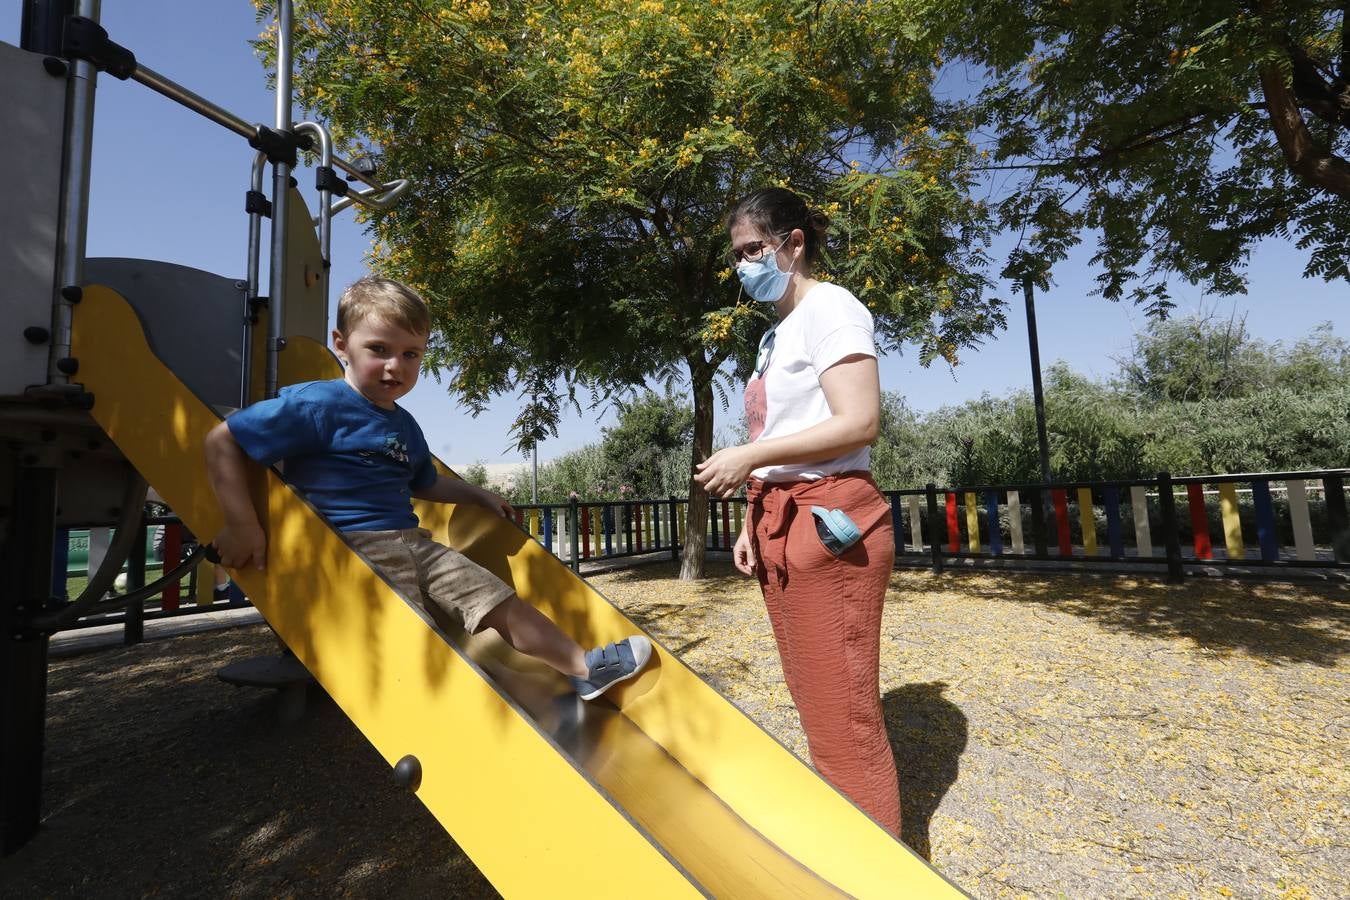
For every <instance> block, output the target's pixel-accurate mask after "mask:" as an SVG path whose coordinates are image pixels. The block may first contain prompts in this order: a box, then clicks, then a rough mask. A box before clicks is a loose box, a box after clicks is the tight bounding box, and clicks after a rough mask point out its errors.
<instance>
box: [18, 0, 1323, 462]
mask: <svg viewBox="0 0 1350 900" xmlns="http://www.w3.org/2000/svg"><path fill="white" fill-rule="evenodd" d="M8 7H9V10H10V15H9V16H8V17H6V18H5V21H3V22H0V40H5V41H7V42H9V43H11V44H16V43H18V31H19V18H20V12H19V10H20V4H18V3H12V4H8ZM103 23H104V26H105V27H106V28H107V29H108V31H109V33H110V35H111V37H112V39H113V40H115V41H117V42H118V43H121V44H123V45H125V46H127V47H129V48H131V50H132V51H133V52H135V53H136V56H137V59H138V60H140V61H141V62H142V63H143V64H144V65H146V66H149V67H150V68H152V69H154V70H155V71H157V72H159V73H160V74H162V75H164V76H166V77H168V78H171V79H173V80H174V81H177V82H179V83H180V84H182V85H184V86H186V87H188V88H191V89H192V90H194V91H196V92H197V93H199V94H201V95H203V96H205V97H207V98H208V99H211V100H212V101H214V102H216V103H218V104H219V105H221V106H223V107H225V108H226V109H228V110H230V111H231V112H233V113H235V114H236V115H238V116H240V117H241V118H244V119H247V120H249V121H260V122H265V123H268V124H270V123H271V122H272V121H273V110H274V108H275V107H274V100H273V97H272V94H271V92H270V91H269V90H268V89H267V87H266V82H265V73H264V71H263V68H262V66H261V64H260V63H259V62H258V60H257V59H256V58H255V57H254V56H253V52H252V48H250V47H249V46H248V44H247V42H248V41H249V40H250V39H252V38H253V37H255V36H256V35H257V34H258V32H259V30H260V27H261V26H259V25H258V24H257V23H256V22H255V21H254V10H253V7H252V5H251V4H250V3H248V2H247V0H193V2H191V3H183V2H181V0H179V2H169V0H105V2H104V3H103ZM252 157H253V151H252V150H251V149H250V148H249V147H248V146H247V144H246V143H245V142H244V140H243V139H242V138H239V137H237V136H235V135H234V134H232V133H230V132H227V131H225V130H224V129H221V128H219V127H218V126H215V125H212V124H211V123H209V122H207V121H206V120H205V119H202V118H201V117H199V116H197V115H196V114H194V113H191V112H189V111H188V110H186V109H184V108H183V107H181V106H178V105H177V104H175V103H173V102H171V101H169V100H166V99H164V98H162V97H160V96H158V95H157V94H154V93H152V92H151V91H149V90H148V89H146V88H144V87H142V86H141V85H139V84H136V83H134V82H119V81H117V80H116V79H113V78H110V77H108V76H106V75H104V76H100V78H99V88H98V101H97V114H96V119H95V126H94V166H93V180H92V184H93V189H92V193H91V198H90V229H89V253H90V255H92V256H133V257H147V258H154V259H163V260H169V261H172V262H176V263H180V264H182V265H188V266H194V267H196V268H200V269H205V270H207V271H211V272H216V273H219V274H221V275H228V276H237V277H242V276H243V274H244V270H245V269H244V266H245V249H246V248H245V239H246V236H247V219H246V217H245V215H244V213H243V193H244V190H245V189H246V188H247V186H248V173H249V166H250V164H251V162H252ZM391 174H394V173H391ZM300 183H301V186H302V188H304V189H305V190H306V192H307V194H308V195H309V198H310V204H311V209H313V208H315V207H316V203H315V196H314V194H313V191H312V186H313V175H312V172H310V171H305V172H302V173H300ZM369 247H370V238H369V236H368V235H366V234H364V233H362V230H361V228H360V227H359V226H358V225H356V224H355V222H354V220H353V219H352V216H351V213H350V212H347V213H345V214H343V215H341V216H339V217H338V219H337V221H336V222H335V224H334V229H333V270H332V282H333V285H334V294H336V293H337V291H338V290H339V289H340V287H341V286H342V285H345V284H347V283H349V282H351V281H353V280H355V279H356V278H358V277H360V276H361V275H362V274H364V272H365V262H364V256H365V253H366V252H367V250H368V249H369ZM1090 256H1091V248H1090V247H1085V248H1080V250H1079V252H1078V253H1076V254H1075V255H1074V256H1073V257H1072V258H1070V259H1069V260H1067V261H1066V262H1065V263H1063V264H1061V265H1060V267H1059V268H1058V269H1057V270H1056V284H1055V286H1054V288H1053V289H1052V290H1051V291H1049V292H1048V293H1045V294H1040V295H1038V296H1037V299H1036V312H1037V320H1038V325H1039V332H1040V343H1041V360H1042V364H1043V366H1046V367H1048V366H1049V365H1050V363H1052V362H1054V361H1055V360H1060V359H1062V360H1064V361H1066V362H1068V363H1069V364H1070V365H1071V366H1072V367H1073V368H1074V369H1075V370H1077V371H1080V372H1084V373H1087V374H1091V375H1096V376H1106V375H1109V374H1111V373H1112V372H1113V371H1114V369H1115V365H1114V363H1113V361H1112V358H1113V357H1118V356H1122V355H1125V354H1127V353H1128V352H1129V349H1130V346H1131V339H1132V336H1133V335H1134V334H1135V333H1136V332H1137V331H1138V330H1140V329H1141V328H1142V327H1143V326H1144V324H1145V318H1144V316H1143V314H1142V312H1140V311H1138V310H1136V309H1134V308H1132V307H1130V306H1126V305H1119V304H1113V303H1110V302H1107V301H1105V300H1102V299H1101V298H1100V297H1092V296H1089V294H1090V292H1091V291H1092V289H1093V287H1094V285H1093V273H1092V272H1091V271H1090V270H1089V268H1088V266H1087V260H1088V258H1089V257H1090ZM1304 260H1305V255H1304V254H1303V253H1302V252H1300V251H1298V250H1297V249H1296V248H1294V247H1293V246H1292V245H1290V244H1287V243H1283V242H1277V241H1271V242H1268V243H1266V244H1264V245H1262V246H1261V247H1259V248H1258V249H1257V251H1256V252H1255V253H1254V254H1253V256H1252V259H1251V266H1250V293H1249V294H1248V295H1247V296H1246V297H1238V298H1226V299H1225V298H1213V297H1205V296H1203V295H1202V294H1201V292H1200V291H1199V290H1198V289H1195V288H1190V287H1188V286H1185V285H1179V286H1177V287H1176V290H1175V295H1176V298H1177V301H1178V310H1177V313H1178V314H1179V315H1185V314H1187V313H1190V312H1195V311H1196V310H1198V309H1201V308H1203V309H1204V310H1205V311H1210V312H1214V313H1216V314H1218V315H1222V316H1228V315H1230V314H1236V315H1238V316H1243V315H1245V316H1246V320H1247V326H1248V329H1249V330H1250V331H1251V333H1252V334H1253V335H1255V336H1257V337H1260V338H1262V339H1264V340H1267V341H1280V340H1283V341H1292V340H1296V339H1297V338H1299V337H1301V336H1303V335H1305V334H1307V333H1308V332H1309V331H1310V330H1311V329H1312V328H1313V326H1315V325H1316V324H1318V323H1319V322H1324V321H1331V322H1333V323H1334V324H1335V328H1336V332H1337V333H1338V334H1340V335H1341V336H1342V337H1345V336H1347V332H1348V331H1350V317H1348V316H1347V299H1348V298H1350V292H1348V290H1347V286H1346V285H1344V284H1326V283H1324V282H1322V281H1320V280H1306V279H1303V278H1302V277H1301V273H1302V269H1303V264H1304ZM266 283H267V282H266V276H265V275H264V281H263V284H266ZM845 287H847V285H845ZM1002 294H1003V296H1009V297H1013V298H1015V299H1018V301H1019V302H1017V303H1015V304H1014V305H1013V306H1012V307H1010V309H1009V310H1008V325H1009V327H1008V329H1007V330H1006V331H1004V332H1001V333H1000V334H998V335H995V336H994V338H993V339H992V340H990V341H989V342H987V343H986V345H985V346H984V347H982V348H979V349H978V350H968V351H966V352H965V354H964V356H963V359H962V361H961V364H960V365H959V366H957V368H956V369H955V370H949V369H948V368H946V367H945V366H934V367H932V368H930V369H924V368H923V367H922V366H920V365H919V364H918V361H917V359H916V358H915V354H914V353H913V352H907V353H904V354H900V355H896V354H891V355H888V356H886V357H884V358H883V359H882V361H881V379H882V388H883V389H884V390H887V391H897V392H899V393H902V394H903V395H904V396H905V397H906V399H907V400H908V402H909V403H910V405H911V406H912V407H913V408H915V409H917V410H920V411H927V410H932V409H936V408H937V407H939V406H942V405H943V404H950V403H959V402H961V401H963V400H966V399H969V398H973V397H978V396H979V395H980V394H982V393H985V392H989V393H993V394H1003V393H1006V392H1008V391H1011V390H1017V389H1021V388H1025V387H1027V386H1029V384H1030V365H1029V362H1028V359H1027V335H1026V320H1025V315H1024V313H1023V310H1022V306H1021V303H1020V293H1019V292H1016V291H1014V290H1013V289H1012V287H1011V286H1004V289H1003V292H1002ZM731 400H732V406H731V408H730V410H728V411H726V412H723V411H722V410H721V409H720V408H719V409H718V411H717V419H716V427H717V428H718V429H719V430H723V429H727V428H729V426H731V425H733V424H734V423H735V422H736V421H737V420H738V419H739V417H740V411H739V404H740V396H739V393H737V394H736V395H734V396H733V397H732V398H731ZM405 405H407V406H408V408H409V409H410V410H411V411H412V412H413V413H414V415H416V416H417V418H418V420H419V421H420V422H421V423H422V427H423V429H424V430H425V431H426V433H427V439H428V441H429V443H430V444H431V446H432V449H433V450H434V451H435V452H436V453H437V454H438V455H439V456H441V458H442V459H444V460H446V461H447V462H449V463H451V464H452V465H458V466H463V465H467V464H468V463H471V462H474V461H476V460H482V461H484V462H490V463H495V462H507V463H509V462H519V461H521V459H522V457H521V456H520V455H519V454H517V453H515V452H513V451H510V450H509V449H508V445H509V442H510V439H509V433H508V429H509V427H510V423H511V421H512V419H513V418H514V416H515V412H516V398H514V397H511V396H505V397H502V398H500V399H499V400H498V401H497V402H496V403H495V404H494V405H493V407H492V409H490V410H489V411H488V412H485V413H484V414H483V415H481V416H479V417H478V418H476V419H474V418H472V417H471V416H470V415H469V414H468V413H467V412H466V411H464V410H463V409H462V408H460V407H459V406H458V405H457V404H456V403H455V402H454V400H453V399H451V398H450V397H449V396H448V395H447V394H446V393H445V390H444V388H443V387H441V386H439V385H437V384H436V383H435V381H434V380H432V379H431V378H428V377H424V378H423V380H422V382H421V383H419V384H418V386H417V387H416V388H415V389H414V390H413V392H412V394H410V395H409V397H408V399H407V400H406V401H405ZM611 422H612V416H611V415H610V414H608V413H607V412H606V411H605V410H595V411H592V410H584V411H583V414H581V415H577V414H575V413H572V414H569V415H568V416H567V417H566V418H565V420H564V421H563V423H562V426H561V428H560V432H559V437H558V438H557V439H556V440H552V441H548V442H545V443H544V444H542V445H541V446H540V459H541V460H548V459H551V458H553V457H555V456H558V455H560V454H562V453H565V452H567V451H569V450H573V449H576V448H578V447H581V446H583V445H584V444H586V443H590V442H593V441H595V440H597V439H598V437H599V428H600V427H602V426H604V425H607V424H611Z"/></svg>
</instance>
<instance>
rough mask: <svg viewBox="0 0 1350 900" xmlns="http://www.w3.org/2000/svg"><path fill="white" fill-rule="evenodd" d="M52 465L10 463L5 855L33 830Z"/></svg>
mask: <svg viewBox="0 0 1350 900" xmlns="http://www.w3.org/2000/svg"><path fill="white" fill-rule="evenodd" d="M56 472H57V470H56V468H55V466H54V465H52V464H51V461H42V460H39V461H37V462H35V463H34V464H32V465H16V466H15V467H14V471H13V477H14V479H15V480H14V490H13V495H12V501H11V502H12V507H11V510H10V513H11V516H10V521H11V522H19V523H22V527H18V528H10V529H8V531H9V533H8V534H7V535H6V537H5V543H4V556H3V562H4V565H5V572H6V574H7V575H8V576H9V577H10V579H11V583H10V585H9V587H8V588H7V589H6V590H5V592H4V594H3V602H0V626H2V627H3V633H0V838H2V846H0V850H3V853H4V854H5V855H8V854H10V853H13V852H14V851H15V850H18V849H19V848H20V847H22V846H23V845H24V844H26V843H27V842H28V841H29V840H30V839H31V838H32V837H33V835H34V834H36V833H37V830H38V823H39V822H40V821H41V813H42V754H43V749H44V738H43V732H44V730H45V727H46V708H47V634H46V633H45V632H42V631H39V630H37V629H34V628H31V627H30V626H31V623H32V620H33V617H34V616H36V615H38V614H40V613H41V612H42V611H43V609H44V607H45V606H46V605H47V602H48V599H49V598H50V596H51V588H52V565H53V560H54V557H55V553H54V542H55V538H56V486H57V485H56Z"/></svg>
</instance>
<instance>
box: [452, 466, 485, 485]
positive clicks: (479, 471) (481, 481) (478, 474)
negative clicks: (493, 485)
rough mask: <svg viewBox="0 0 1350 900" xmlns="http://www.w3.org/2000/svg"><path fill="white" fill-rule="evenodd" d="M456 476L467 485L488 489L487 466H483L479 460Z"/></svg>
mask: <svg viewBox="0 0 1350 900" xmlns="http://www.w3.org/2000/svg"><path fill="white" fill-rule="evenodd" d="M458 474H459V476H460V477H461V478H463V479H464V480H465V481H467V482H468V483H469V484H473V485H477V486H478V487H488V471H487V466H486V465H484V464H483V463H482V461H481V460H480V461H477V462H474V463H473V464H472V465H470V466H469V467H468V468H467V469H465V470H464V471H463V472H460V473H458Z"/></svg>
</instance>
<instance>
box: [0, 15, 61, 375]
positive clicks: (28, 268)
mask: <svg viewBox="0 0 1350 900" xmlns="http://www.w3.org/2000/svg"><path fill="white" fill-rule="evenodd" d="M0 85H4V87H3V88H0V93H3V96H4V100H3V102H0V159H3V160H4V161H5V194H6V196H5V199H4V200H3V201H0V323H3V331H2V332H0V396H18V395H22V394H23V392H24V388H26V387H28V386H29V385H31V384H45V383H46V381H47V355H48V352H49V345H47V344H30V343H29V342H28V341H27V340H25V339H24V336H23V331H24V329H25V328H27V327H29V326H33V325H36V326H39V327H42V328H48V329H50V328H51V324H52V297H53V294H54V291H55V287H54V282H55V278H56V229H57V220H58V217H59V216H58V214H59V211H60V205H61V145H62V140H63V138H62V132H63V130H64V127H65V106H66V82H65V79H64V78H53V77H52V76H51V75H48V74H47V73H46V71H44V70H43V68H42V57H41V56H40V55H38V54H36V53H29V52H28V51H26V50H20V49H19V48H18V47H15V46H12V45H10V44H6V43H4V42H0Z"/></svg>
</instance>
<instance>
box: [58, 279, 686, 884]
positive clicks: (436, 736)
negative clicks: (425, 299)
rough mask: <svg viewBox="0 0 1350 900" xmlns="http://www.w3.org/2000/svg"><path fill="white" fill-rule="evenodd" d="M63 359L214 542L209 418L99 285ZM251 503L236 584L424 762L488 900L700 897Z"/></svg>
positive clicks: (331, 544) (529, 727) (392, 599)
mask: <svg viewBox="0 0 1350 900" xmlns="http://www.w3.org/2000/svg"><path fill="white" fill-rule="evenodd" d="M74 353H75V355H76V357H77V358H78V359H79V360H80V377H81V379H82V380H83V381H84V383H85V386H86V388H87V389H88V390H90V391H92V392H93V394H94V397H95V404H94V408H93V411H92V415H93V417H94V418H95V419H96V420H97V421H98V423H99V424H100V425H101V426H102V427H103V429H104V430H105V431H106V432H107V433H108V435H109V437H110V438H111V439H112V440H113V441H114V443H116V444H117V446H118V448H119V449H120V450H121V451H122V452H123V454H125V455H126V457H127V458H128V459H129V460H130V461H131V462H132V464H133V465H135V466H136V467H137V468H138V469H139V470H140V471H141V472H142V473H144V474H145V475H147V476H148V477H150V478H151V479H152V480H153V481H154V483H155V485H156V486H157V488H158V489H159V492H160V493H161V494H162V495H163V497H164V499H165V500H166V502H168V503H169V505H170V506H172V507H173V509H174V510H175V511H176V512H177V513H178V514H179V515H180V516H181V517H182V519H183V521H184V522H186V523H187V525H188V527H190V528H191V529H192V530H193V531H194V532H196V533H197V534H200V535H210V534H214V533H215V532H216V531H217V530H219V528H220V525H221V517H220V513H219V511H218V510H217V507H216V503H215V499H214V497H213V496H212V495H211V491H210V488H209V487H208V485H207V481H206V466H205V462H204V459H203V456H202V438H203V437H204V435H205V433H206V432H207V431H208V430H209V429H210V428H211V427H212V426H213V425H215V423H216V422H217V421H218V419H217V417H216V416H215V415H214V414H213V413H212V412H211V411H210V410H208V409H207V408H206V407H205V406H203V405H202V404H201V403H200V402H199V401H198V400H197V399H196V398H195V397H193V396H192V395H191V394H190V393H188V391H187V390H186V389H184V388H183V387H182V385H181V384H180V383H179V382H178V381H177V380H176V379H175V378H174V376H173V374H172V373H171V372H169V371H168V370H167V369H166V368H165V367H164V366H163V365H162V364H161V363H160V362H159V361H158V360H157V359H156V358H155V357H154V356H153V355H152V354H151V352H150V350H149V347H148V346H147V345H146V343H145V339H144V335H143V333H142V331H141V327H140V324H139V322H138V321H137V320H136V317H135V314H134V313H133V312H132V311H131V308H130V307H129V306H128V305H127V304H126V302H125V301H124V300H123V299H122V298H121V297H119V296H118V295H117V294H115V293H114V292H113V291H111V290H108V289H107V288H102V287H90V288H88V289H86V291H85V295H84V301H83V302H82V303H81V305H80V315H79V316H78V319H77V322H76V330H75V335H74ZM330 359H331V358H330ZM255 497H256V500H257V501H258V505H259V508H260V509H261V510H263V511H264V516H263V518H264V527H265V528H266V529H267V532H268V549H269V562H268V566H267V569H266V571H265V572H257V571H256V570H249V571H239V572H237V573H236V575H237V578H238V580H239V582H240V584H241V586H242V587H243V588H244V590H245V591H246V593H247V594H248V596H249V597H250V599H251V600H252V601H253V603H254V605H255V606H257V608H258V609H259V610H260V611H261V612H262V614H263V615H264V616H265V617H266V618H267V620H268V622H269V623H270V624H271V625H272V627H273V628H275V629H276V631H277V633H278V634H279V635H280V636H281V638H282V639H283V640H284V641H285V642H286V644H287V645H288V646H289V647H290V648H291V649H292V650H294V651H295V653H296V655H297V656H298V657H299V658H300V660H301V661H302V662H304V664H305V665H306V667H308V668H309V670H310V671H311V672H313V673H314V675H315V677H316V678H317V679H318V680H319V682H320V683H321V684H322V685H323V687H324V689H325V690H326V691H327V692H328V693H329V694H330V695H331V696H332V697H333V699H334V700H335V701H336V702H337V703H338V705H339V706H341V707H342V709H343V711H344V712H345V713H346V714H347V715H348V716H349V717H350V718H351V719H352V721H353V722H354V723H355V724H356V725H357V726H358V727H359V728H360V729H361V731H362V732H363V733H364V734H365V735H366V737H367V738H369V740H370V741H371V743H372V744H373V745H374V746H375V747H376V749H378V750H379V752H380V753H381V755H383V756H384V757H385V759H387V760H388V761H389V762H390V763H391V764H392V763H394V762H396V761H397V760H398V759H399V758H401V757H402V756H404V755H405V754H412V755H414V756H416V757H417V758H418V759H419V760H420V761H421V764H422V784H421V787H420V788H419V790H418V796H419V798H420V799H421V800H422V801H423V802H424V803H425V804H426V805H427V807H428V809H430V810H431V812H432V813H433V814H434V815H435V816H436V818H437V819H438V820H439V821H440V822H441V824H442V825H444V826H445V828H446V830H447V831H449V832H450V833H451V834H452V835H454V837H455V839H456V841H458V842H459V844H460V845H461V846H462V847H463V848H464V850H465V852H467V853H468V854H469V856H470V857H471V858H472V859H473V861H474V863H475V864H476V865H478V867H479V868H480V869H481V870H482V871H483V873H484V874H485V875H486V876H487V877H488V879H490V880H491V881H492V883H493V884H494V885H495V886H496V887H497V889H498V890H500V891H501V892H502V893H503V894H505V895H507V896H560V895H563V894H575V895H581V894H586V895H591V896H594V895H597V894H600V893H607V892H609V891H611V890H612V889H613V886H614V885H615V884H628V885H632V884H640V885H642V886H643V890H644V893H650V895H652V896H673V897H679V896H697V895H698V894H699V893H700V889H699V888H698V887H697V886H696V885H695V884H694V883H693V882H692V881H691V880H690V879H689V878H688V877H687V875H686V874H685V873H684V872H682V871H681V870H680V869H679V867H678V866H677V865H675V864H674V863H673V862H672V861H671V860H670V859H669V858H668V857H667V856H666V855H664V854H663V853H662V851H661V850H660V849H659V848H658V847H656V846H655V845H654V844H653V843H652V842H651V841H650V840H649V838H648V837H647V836H646V835H645V834H644V833H643V832H642V831H641V829H638V828H635V827H634V825H633V823H632V821H631V820H630V819H629V818H628V817H627V816H626V815H625V814H624V813H623V812H622V811H621V810H619V809H617V808H616V807H615V806H614V805H613V803H612V802H611V801H610V799H609V798H608V797H606V796H605V795H604V794H603V793H602V792H601V791H599V790H598V789H597V788H596V786H595V785H594V784H592V783H591V782H590V781H589V780H588V779H587V778H586V777H585V775H584V774H583V773H581V772H580V771H578V769H577V768H576V767H574V765H573V764H572V763H571V761H570V760H568V759H567V758H566V757H564V756H562V755H560V754H559V753H558V752H557V749H556V747H555V746H554V745H553V744H551V743H550V741H549V739H548V738H547V737H545V736H544V735H543V734H541V733H540V731H539V730H538V729H537V728H536V727H535V725H534V724H533V723H532V722H531V721H530V720H529V719H527V718H526V717H525V716H524V715H522V713H521V712H520V710H519V709H518V708H517V707H516V706H515V705H514V704H513V703H511V702H510V701H509V700H508V699H507V698H506V697H504V696H503V695H502V694H501V693H499V692H498V691H497V690H496V688H495V686H494V685H493V684H492V683H491V682H489V681H487V680H485V679H484V677H483V675H482V673H481V671H480V670H479V669H478V668H477V667H476V666H475V664H473V663H472V662H471V661H470V660H469V659H468V658H467V657H466V656H465V655H464V654H463V653H462V652H460V651H459V650H458V649H457V648H455V647H454V646H453V645H451V644H449V643H447V642H446V641H445V640H444V639H443V638H442V637H441V636H440V635H439V634H438V633H437V632H436V631H434V630H433V629H432V628H431V627H430V626H429V625H428V623H427V621H426V620H425V619H424V618H423V617H422V616H421V614H420V613H419V612H417V611H415V610H414V609H413V608H412V607H411V606H409V605H408V604H407V603H406V602H405V601H404V600H403V599H402V598H401V597H400V596H399V595H398V594H397V593H396V592H395V591H394V590H393V589H392V588H390V587H389V586H388V585H387V584H386V583H385V582H384V580H383V579H382V578H381V577H380V576H378V575H377V574H376V573H375V572H374V571H373V570H371V568H370V567H369V566H368V565H366V563H365V562H364V560H363V559H362V558H361V557H359V556H358V555H357V554H356V553H354V552H353V551H352V550H351V549H350V548H348V546H347V545H346V543H345V542H344V541H343V540H342V538H341V537H340V536H339V535H337V534H336V533H335V532H333V531H332V530H331V529H329V528H328V527H327V526H326V525H325V523H324V522H323V520H322V519H321V518H320V517H319V516H318V515H317V514H315V513H314V512H313V511H312V510H311V509H310V507H309V506H308V505H307V504H306V503H304V502H303V501H302V500H301V499H300V498H299V497H298V496H297V495H296V494H295V493H294V492H292V491H291V490H290V488H288V487H287V486H286V485H285V484H283V483H282V482H281V481H280V479H278V478H277V477H276V476H275V475H273V474H272V473H270V472H269V473H266V475H265V478H262V479H259V481H258V483H257V484H256V494H255ZM531 543H532V542H531ZM335 789H336V788H335ZM391 789H392V785H391ZM597 848H602V849H600V850H599V851H597Z"/></svg>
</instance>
